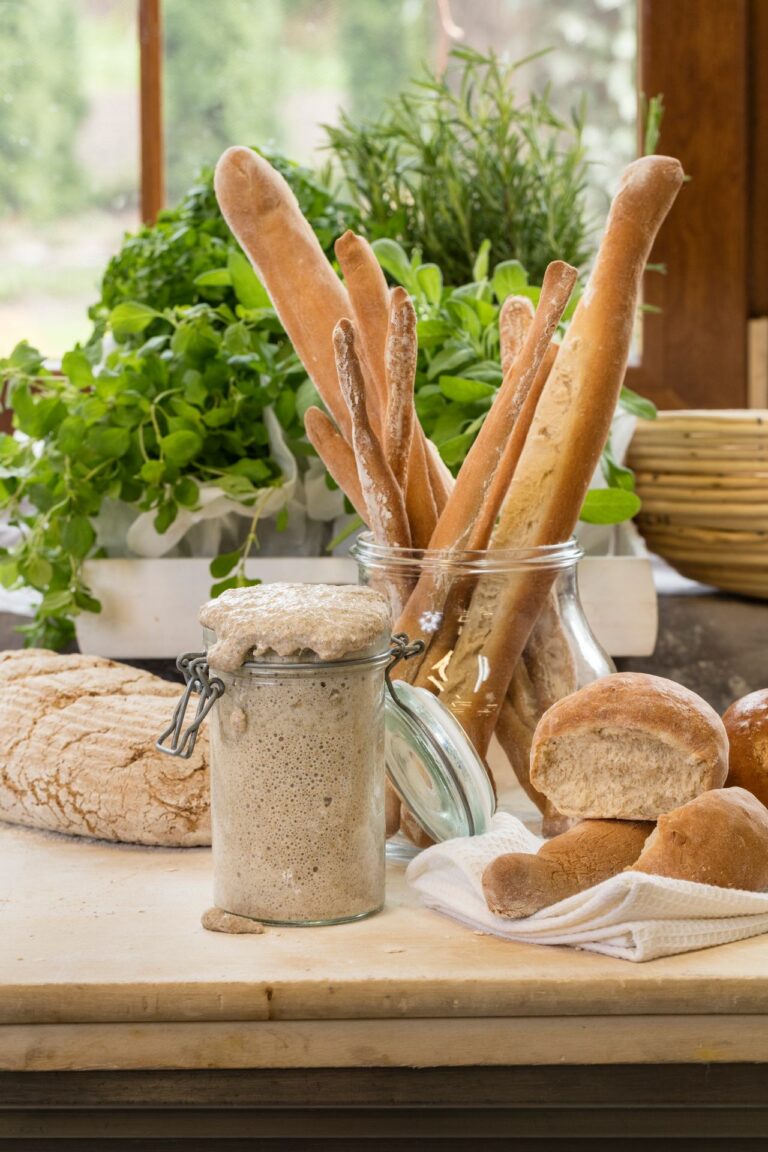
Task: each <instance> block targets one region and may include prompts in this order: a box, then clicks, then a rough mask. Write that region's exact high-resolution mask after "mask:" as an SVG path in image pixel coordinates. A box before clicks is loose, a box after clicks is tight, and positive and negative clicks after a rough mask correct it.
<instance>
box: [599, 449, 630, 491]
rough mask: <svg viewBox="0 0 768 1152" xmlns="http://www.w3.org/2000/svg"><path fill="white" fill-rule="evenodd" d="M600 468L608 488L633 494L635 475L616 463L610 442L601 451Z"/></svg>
mask: <svg viewBox="0 0 768 1152" xmlns="http://www.w3.org/2000/svg"><path fill="white" fill-rule="evenodd" d="M600 466H601V468H602V472H603V476H604V477H605V479H606V482H607V484H608V486H609V487H610V488H624V489H625V490H626V491H627V492H634V490H635V474H634V472H633V471H632V469H631V468H627V467H626V466H625V465H624V464H619V463H618V461H617V460H616V458H615V457H614V455H613V449H612V448H611V442H610V440H609V441H608V443H607V444H606V446H605V448H604V449H603V454H602V456H601V458H600Z"/></svg>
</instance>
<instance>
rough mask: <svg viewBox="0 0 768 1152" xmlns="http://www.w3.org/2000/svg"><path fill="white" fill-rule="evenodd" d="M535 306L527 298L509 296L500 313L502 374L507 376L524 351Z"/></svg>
mask: <svg viewBox="0 0 768 1152" xmlns="http://www.w3.org/2000/svg"><path fill="white" fill-rule="evenodd" d="M533 311H534V309H533V304H532V303H531V301H530V300H529V299H528V297H527V296H507V298H506V300H505V301H504V303H503V304H502V306H501V312H499V351H500V352H501V372H502V375H503V376H506V375H507V373H508V372H509V370H510V368H511V367H512V365H513V364H514V362H515V360H517V358H518V356H519V355H520V353H521V352H522V350H523V345H524V344H525V338H526V336H527V335H528V332H529V330H530V327H531V322H532V320H533Z"/></svg>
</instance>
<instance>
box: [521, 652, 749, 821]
mask: <svg viewBox="0 0 768 1152" xmlns="http://www.w3.org/2000/svg"><path fill="white" fill-rule="evenodd" d="M727 771H728V737H727V736H726V732H725V727H724V726H723V722H722V720H721V719H720V717H719V716H718V715H717V713H716V712H715V711H714V709H712V708H710V706H709V704H707V703H706V701H705V700H702V699H701V697H700V696H697V695H696V693H695V692H691V691H689V690H688V689H687V688H683V687H682V685H680V684H675V683H674V682H673V681H671V680H664V679H662V678H661V677H660V676H648V675H645V674H644V673H641V672H619V673H617V674H616V675H613V676H605V677H603V679H601V680H595V681H594V682H593V683H592V684H588V685H587V686H586V687H585V688H581V689H580V690H579V691H578V692H574V693H573V694H572V695H571V696H567V697H566V698H565V699H564V700H559V701H558V702H557V703H556V704H554V705H553V706H552V707H551V708H550V709H549V710H548V711H547V712H546V713H545V714H544V716H542V718H541V720H540V721H539V723H538V725H537V727H536V732H535V733H534V738H533V745H532V748H531V784H532V785H533V787H534V788H536V789H537V790H538V791H539V792H543V793H544V795H545V796H546V797H547V798H548V799H549V800H551V801H552V803H553V804H554V805H555V806H556V808H557V809H558V810H559V811H560V812H562V813H563V814H564V815H566V816H580V817H581V818H582V819H587V818H592V819H619V820H655V819H656V818H657V817H658V816H660V815H662V813H664V812H669V811H670V810H671V809H672V808H677V807H678V806H679V805H680V804H685V803H686V801H688V800H692V799H693V798H694V797H695V796H698V795H699V793H701V792H706V791H707V790H708V789H710V788H720V787H722V785H723V784H724V782H725V778H726V774H727Z"/></svg>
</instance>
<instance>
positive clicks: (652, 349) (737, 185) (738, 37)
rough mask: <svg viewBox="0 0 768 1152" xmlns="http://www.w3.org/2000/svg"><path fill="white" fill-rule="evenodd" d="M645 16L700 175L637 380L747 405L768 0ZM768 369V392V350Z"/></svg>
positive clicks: (158, 128) (150, 3)
mask: <svg viewBox="0 0 768 1152" xmlns="http://www.w3.org/2000/svg"><path fill="white" fill-rule="evenodd" d="M161 15H162V13H161V0H139V40H140V58H141V212H142V219H143V220H144V221H145V222H147V223H152V222H153V221H154V220H155V219H156V218H157V214H158V212H159V211H160V209H161V208H162V207H163V203H164V156H163V117H162V70H163V61H162V23H161ZM638 21H639V28H638V46H639V51H638V86H639V89H640V91H641V92H643V93H645V94H646V95H648V96H651V95H655V94H657V93H662V94H663V96H664V107H665V113H664V120H663V124H662V135H661V151H664V152H667V153H669V154H670V155H673V156H678V157H679V158H680V160H681V161H682V163H683V165H684V167H685V169H686V172H687V173H689V175H690V177H691V179H690V182H689V183H688V184H687V185H686V186H685V187H684V188H683V190H682V191H681V194H680V197H679V198H678V201H677V203H676V205H675V206H674V208H673V209H672V212H671V214H670V217H669V219H668V220H667V222H666V223H665V225H664V227H663V229H662V231H661V233H660V235H659V238H658V242H657V244H656V246H655V249H654V252H653V255H652V261H653V262H654V263H662V264H664V265H665V266H666V268H667V273H666V275H660V274H659V273H648V274H647V276H646V285H645V297H646V300H647V301H648V303H650V304H652V305H654V306H655V307H656V308H658V309H659V311H658V312H655V313H647V314H646V315H645V317H644V320H643V332H642V357H641V361H640V363H639V364H636V365H631V366H630V368H629V369H628V372H627V383H628V384H629V385H630V386H631V387H633V388H635V389H636V390H637V391H638V392H641V393H642V394H643V395H645V396H648V397H650V398H651V399H652V400H654V401H655V402H656V403H657V404H658V405H659V407H662V408H683V407H685V408H697V407H700V408H723V407H728V408H738V407H744V406H746V405H747V401H748V393H749V375H750V365H749V363H748V354H747V349H748V330H749V322H750V318H751V317H759V316H768V213H767V212H766V211H765V207H766V205H768V70H766V69H765V68H764V67H761V57H762V59H764V58H765V54H766V53H768V0H727V2H726V3H723V0H638ZM748 240H749V243H748ZM765 324H766V325H768V320H766V321H765ZM751 367H752V372H753V375H754V370H755V365H752V366H751ZM760 370H761V371H762V372H764V374H765V380H766V381H767V383H766V385H765V387H766V390H768V357H766V364H765V365H761V366H760ZM765 403H766V404H768V399H766V400H765Z"/></svg>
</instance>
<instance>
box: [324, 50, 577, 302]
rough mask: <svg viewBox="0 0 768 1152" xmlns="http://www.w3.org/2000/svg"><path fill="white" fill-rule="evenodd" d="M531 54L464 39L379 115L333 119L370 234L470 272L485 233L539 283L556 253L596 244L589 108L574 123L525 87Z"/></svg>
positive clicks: (461, 277) (333, 138)
mask: <svg viewBox="0 0 768 1152" xmlns="http://www.w3.org/2000/svg"><path fill="white" fill-rule="evenodd" d="M526 62H527V61H525V60H522V61H519V62H517V63H513V64H506V63H503V62H502V61H501V60H500V59H499V57H498V56H496V55H495V54H494V53H490V54H489V55H483V54H482V53H480V52H477V51H475V50H474V49H469V48H462V49H457V50H455V51H454V52H453V53H452V54H451V58H450V62H449V67H448V69H447V71H446V74H445V75H444V76H437V75H436V74H434V73H431V72H429V71H426V72H425V74H424V76H423V77H422V79H421V80H418V81H415V82H414V83H412V84H411V85H410V86H409V87H408V88H407V89H406V90H405V91H404V92H402V93H401V94H400V95H398V96H397V97H396V98H394V99H393V100H391V101H389V102H388V104H387V105H386V106H385V108H384V111H383V112H382V114H381V115H380V116H379V117H378V118H377V119H373V120H367V121H365V120H362V121H353V120H352V119H351V118H350V117H349V116H342V117H341V123H340V125H339V126H338V127H330V126H326V133H327V137H328V150H329V152H330V155H331V158H332V162H334V163H335V164H336V165H337V166H338V168H339V169H340V170H341V173H342V175H343V177H344V180H345V189H346V192H347V195H348V197H349V199H350V200H351V201H352V202H353V204H354V205H355V207H356V208H357V210H358V211H359V213H360V216H361V221H362V226H363V228H364V229H365V231H366V234H367V235H368V236H369V238H370V239H378V238H381V237H386V238H388V239H392V240H397V241H398V242H399V243H401V244H403V245H404V246H405V247H406V248H409V249H410V248H412V247H414V246H416V245H418V246H419V247H420V248H421V251H422V254H423V258H424V259H425V260H426V261H428V262H430V263H435V264H437V265H439V267H440V268H441V269H442V272H443V275H444V276H445V278H446V282H447V283H449V284H465V283H466V282H467V281H469V280H471V279H472V268H473V265H474V262H475V259H476V258H477V254H478V252H479V250H480V245H481V244H482V242H483V241H484V240H487V241H489V243H490V248H491V252H492V254H493V259H494V261H496V262H497V263H500V262H504V261H506V260H508V259H516V260H519V261H520V263H521V264H522V265H523V266H524V267H525V268H526V269H527V270H528V273H529V275H530V276H531V279H532V281H533V282H534V283H540V282H541V279H542V277H543V275H544V271H545V269H546V266H547V264H548V263H549V262H550V261H551V260H553V259H561V260H567V261H568V262H569V263H570V264H573V265H575V266H576V267H582V266H583V265H584V263H585V261H586V260H587V259H588V257H589V255H590V253H591V247H592V246H591V243H590V232H591V228H590V223H589V220H588V214H587V208H586V200H585V193H586V188H587V159H586V154H585V150H584V146H583V144H582V124H583V117H584V111H583V108H582V109H579V110H576V111H574V113H573V114H572V119H571V122H570V123H567V122H564V121H563V120H561V119H560V118H559V117H558V116H556V115H555V113H554V111H553V110H552V107H551V104H550V100H549V93H548V91H547V90H546V89H545V90H544V91H543V92H542V93H540V94H538V95H537V94H535V93H531V94H529V95H527V96H526V97H525V98H521V97H519V95H518V94H517V93H516V91H515V87H514V84H515V79H516V73H517V70H518V69H519V68H520V67H521V66H522V65H523V64H525V63H526Z"/></svg>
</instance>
